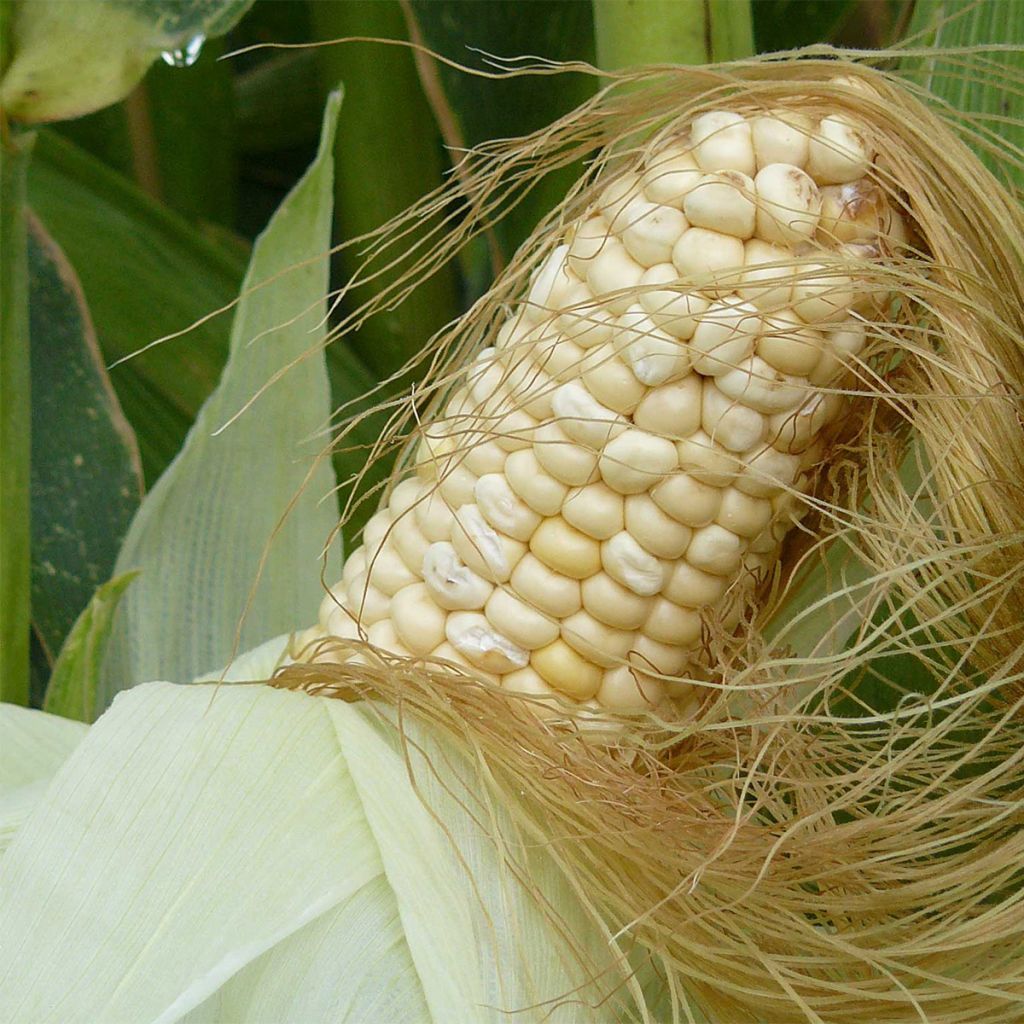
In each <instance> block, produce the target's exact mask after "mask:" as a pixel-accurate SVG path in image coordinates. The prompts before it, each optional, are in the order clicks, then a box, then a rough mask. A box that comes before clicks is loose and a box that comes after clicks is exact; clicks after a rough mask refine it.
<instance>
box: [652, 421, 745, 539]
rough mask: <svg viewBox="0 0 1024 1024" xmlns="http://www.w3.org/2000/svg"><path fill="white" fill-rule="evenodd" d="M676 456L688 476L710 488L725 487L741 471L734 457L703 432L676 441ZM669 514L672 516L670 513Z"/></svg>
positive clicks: (696, 431)
mask: <svg viewBox="0 0 1024 1024" xmlns="http://www.w3.org/2000/svg"><path fill="white" fill-rule="evenodd" d="M676 455H677V457H678V459H679V465H680V466H681V467H682V468H683V469H684V470H686V472H687V473H689V475H690V476H692V477H693V478H694V479H696V480H699V481H700V482H701V483H703V484H710V485H711V486H712V487H725V486H726V484H728V483H731V482H732V481H733V480H735V479H736V476H737V475H738V474H739V473H740V472H741V470H742V465H741V463H740V461H739V459H738V458H737V457H736V455H734V454H733V453H732V452H730V451H728V450H727V449H726V448H724V447H723V446H722V445H720V444H719V443H718V442H717V441H715V440H713V439H712V438H711V437H709V436H708V435H707V434H706V433H705V432H704V431H703V430H695V431H694V432H693V433H692V434H691V435H690V436H689V437H687V438H684V439H683V440H682V441H677V442H676ZM669 514H670V515H672V513H671V512H670V513H669ZM682 521H685V520H682Z"/></svg>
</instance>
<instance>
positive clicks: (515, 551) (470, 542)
mask: <svg viewBox="0 0 1024 1024" xmlns="http://www.w3.org/2000/svg"><path fill="white" fill-rule="evenodd" d="M452 546H453V547H454V548H455V550H456V551H457V552H458V553H459V557H460V558H461V559H462V561H463V562H464V563H465V564H466V565H467V566H469V568H470V569H472V570H473V571H474V572H475V573H477V575H479V576H483V578H484V579H485V580H490V581H491V582H492V583H504V582H506V581H507V580H508V578H509V576H510V575H511V574H512V570H513V569H514V568H515V566H516V563H517V562H518V561H519V559H520V558H522V557H523V555H524V554H525V553H526V545H525V544H524V543H523V542H522V541H518V540H513V539H512V538H511V537H506V536H505V535H504V534H501V533H498V532H497V531H496V530H494V528H493V527H492V526H490V525H489V524H488V522H487V520H486V519H484V517H483V515H482V514H481V512H480V509H479V508H478V507H477V506H476V505H474V504H465V505H462V506H461V507H460V508H459V509H458V511H457V512H456V513H455V522H454V523H453V524H452Z"/></svg>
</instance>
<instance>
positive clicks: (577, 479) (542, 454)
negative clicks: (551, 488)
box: [533, 421, 598, 487]
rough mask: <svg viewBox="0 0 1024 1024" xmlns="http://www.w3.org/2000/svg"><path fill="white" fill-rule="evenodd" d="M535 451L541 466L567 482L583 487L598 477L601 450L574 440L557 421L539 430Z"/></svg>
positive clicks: (572, 485) (573, 485)
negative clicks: (598, 451) (599, 451)
mask: <svg viewBox="0 0 1024 1024" xmlns="http://www.w3.org/2000/svg"><path fill="white" fill-rule="evenodd" d="M533 450H534V454H535V455H536V456H537V461H538V462H539V463H540V464H541V466H542V467H543V468H544V469H545V470H546V471H547V472H548V473H549V474H550V475H551V476H553V477H554V478H555V479H556V480H560V481H561V482H562V483H563V484H569V485H570V486H571V487H582V486H583V485H584V484H588V483H592V482H593V481H595V480H596V479H597V477H598V471H597V461H598V454H597V452H596V451H594V450H592V449H591V448H588V447H584V446H583V445H581V444H578V443H577V442H575V441H573V440H572V439H571V438H570V437H569V436H568V435H567V434H566V433H565V431H564V430H562V428H561V427H560V426H559V424H558V423H557V422H554V421H552V422H551V423H545V424H544V425H543V426H542V427H541V428H540V429H539V430H538V431H537V441H536V444H535V446H534V449H533Z"/></svg>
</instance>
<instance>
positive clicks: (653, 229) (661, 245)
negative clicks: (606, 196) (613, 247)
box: [622, 200, 689, 267]
mask: <svg viewBox="0 0 1024 1024" xmlns="http://www.w3.org/2000/svg"><path fill="white" fill-rule="evenodd" d="M626 219H627V226H626V228H625V230H624V231H623V232H622V244H623V245H624V246H625V247H626V251H627V252H628V253H629V255H630V256H632V257H633V259H634V260H636V261H637V263H639V264H640V265H641V266H642V267H653V266H654V265H655V264H656V263H665V262H667V261H668V260H670V259H671V258H672V247H673V246H674V245H675V244H676V242H677V241H678V240H679V236H680V235H681V234H682V233H683V232H684V231H685V230H686V229H687V227H689V225H688V224H687V222H686V218H685V217H684V216H683V214H682V213H680V212H679V210H676V209H674V208H673V207H671V206H663V205H661V204H659V203H649V202H646V201H644V200H635V201H634V202H633V203H632V205H630V206H629V207H628V209H627V211H626Z"/></svg>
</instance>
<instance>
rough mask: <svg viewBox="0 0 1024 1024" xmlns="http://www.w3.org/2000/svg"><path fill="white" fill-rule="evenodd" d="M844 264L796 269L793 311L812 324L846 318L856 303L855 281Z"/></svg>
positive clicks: (803, 265)
mask: <svg viewBox="0 0 1024 1024" xmlns="http://www.w3.org/2000/svg"><path fill="white" fill-rule="evenodd" d="M842 267H843V265H842V263H840V262H838V261H833V262H832V263H831V264H825V263H802V264H800V265H799V267H797V268H795V269H796V271H797V276H796V277H795V278H794V280H793V311H794V312H795V313H796V314H797V316H799V317H800V318H801V319H802V320H804V321H806V322H807V323H809V324H815V323H827V322H829V321H831V320H841V319H843V318H845V317H846V316H847V315H848V314H849V312H850V307H851V306H852V305H853V303H854V299H855V298H856V296H855V295H854V286H853V281H851V280H850V277H849V275H848V274H845V273H843V269H842Z"/></svg>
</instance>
